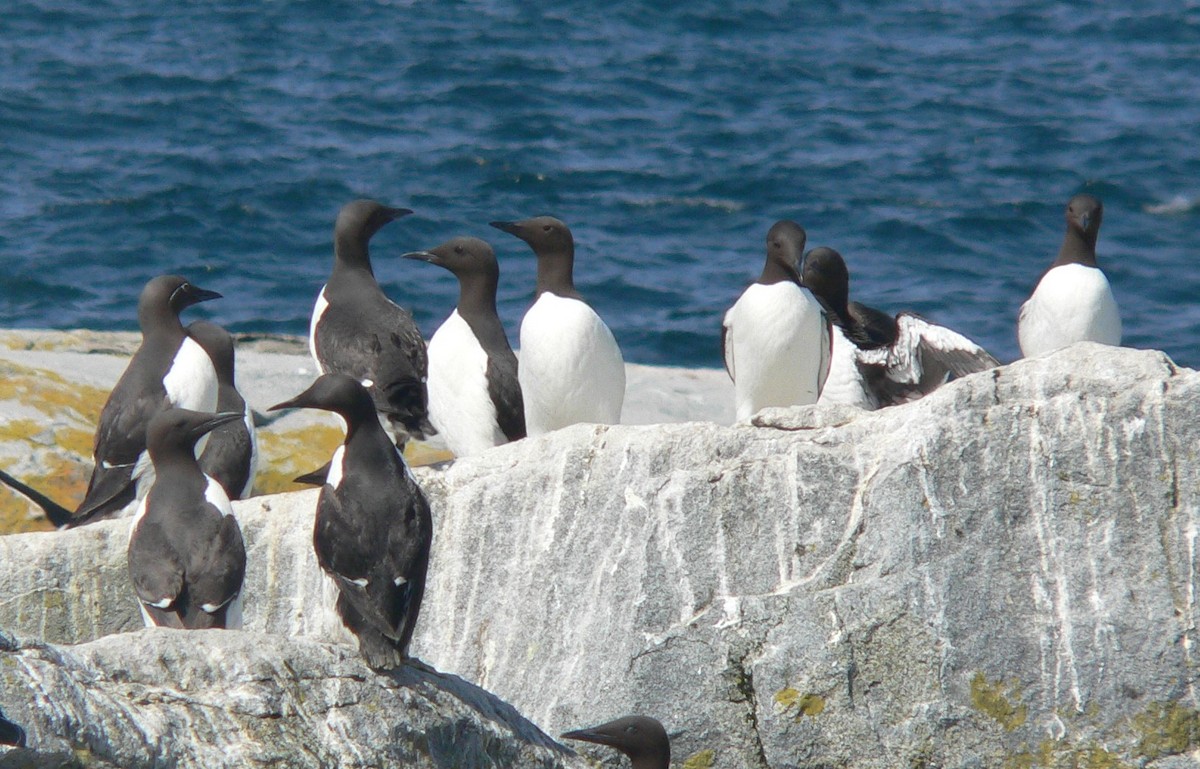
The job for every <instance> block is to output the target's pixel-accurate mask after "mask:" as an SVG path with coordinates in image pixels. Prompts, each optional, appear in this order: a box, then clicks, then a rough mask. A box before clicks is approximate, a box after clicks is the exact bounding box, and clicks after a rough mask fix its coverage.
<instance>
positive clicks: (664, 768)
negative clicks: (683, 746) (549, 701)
mask: <svg viewBox="0 0 1200 769" xmlns="http://www.w3.org/2000/svg"><path fill="white" fill-rule="evenodd" d="M562 737H563V739H567V740H582V741H583V742H594V743H596V744H597V745H607V746H609V747H610V748H616V749H617V750H619V751H621V752H622V753H624V754H625V755H627V756H629V760H630V761H632V762H633V764H632V767H633V769H668V767H669V766H670V765H671V740H670V738H669V737H667V730H666V729H664V728H663V725H662V724H661V723H659V722H658V721H657V720H656V719H653V718H650V717H649V716H625V717H624V718H618V719H617V720H615V721H609V722H608V723H606V724H601V725H599V726H593V727H591V728H590V729H577V730H576V731H573V732H566V733H565V734H563V735H562Z"/></svg>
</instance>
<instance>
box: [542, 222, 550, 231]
mask: <svg viewBox="0 0 1200 769" xmlns="http://www.w3.org/2000/svg"><path fill="white" fill-rule="evenodd" d="M542 230H543V231H545V232H549V231H550V225H548V224H547V225H545V226H543V227H542Z"/></svg>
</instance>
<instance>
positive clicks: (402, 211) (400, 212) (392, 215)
mask: <svg viewBox="0 0 1200 769" xmlns="http://www.w3.org/2000/svg"><path fill="white" fill-rule="evenodd" d="M384 211H386V212H387V214H388V221H389V222H394V221H396V220H397V219H400V218H401V217H405V216H408V215H409V214H411V213H412V209H410V208H385V209H384Z"/></svg>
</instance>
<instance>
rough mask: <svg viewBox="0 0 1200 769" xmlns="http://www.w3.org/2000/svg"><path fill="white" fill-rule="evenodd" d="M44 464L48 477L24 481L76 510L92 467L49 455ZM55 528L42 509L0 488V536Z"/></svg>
mask: <svg viewBox="0 0 1200 769" xmlns="http://www.w3.org/2000/svg"><path fill="white" fill-rule="evenodd" d="M41 464H42V465H43V466H45V467H46V472H45V473H44V474H42V475H34V476H29V477H25V478H21V479H20V480H21V481H23V482H25V483H27V484H28V485H29V486H31V487H33V488H35V489H37V490H38V491H40V492H41V493H43V494H45V495H46V496H48V497H50V498H51V499H53V500H55V501H56V502H58V503H59V504H61V505H62V506H63V507H66V508H69V509H74V507H75V505H76V504H78V502H79V500H81V499H83V492H84V491H85V490H86V489H87V482H88V474H89V471H90V465H88V464H85V463H81V462H78V461H76V460H74V459H68V458H64V457H60V456H58V455H56V454H47V455H45V456H44V457H43V458H42V459H41ZM53 528H54V527H53V526H52V525H50V522H49V521H48V520H46V517H45V515H44V514H43V513H42V511H41V508H39V507H37V506H36V505H34V504H33V503H32V502H30V501H29V500H28V499H26V498H25V497H23V496H21V495H20V494H18V493H17V492H15V491H12V490H11V489H9V488H8V487H0V534H16V533H18V532H23V531H50V530H51V529H53Z"/></svg>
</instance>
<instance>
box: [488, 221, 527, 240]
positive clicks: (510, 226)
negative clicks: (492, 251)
mask: <svg viewBox="0 0 1200 769" xmlns="http://www.w3.org/2000/svg"><path fill="white" fill-rule="evenodd" d="M488 224H490V225H491V226H493V227H495V228H496V229H498V230H503V231H504V232H507V233H509V234H510V235H517V237H520V235H518V234H517V233H518V232H519V231H520V229H521V226H520V224H519V223H517V222H488Z"/></svg>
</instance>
